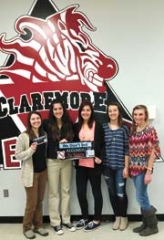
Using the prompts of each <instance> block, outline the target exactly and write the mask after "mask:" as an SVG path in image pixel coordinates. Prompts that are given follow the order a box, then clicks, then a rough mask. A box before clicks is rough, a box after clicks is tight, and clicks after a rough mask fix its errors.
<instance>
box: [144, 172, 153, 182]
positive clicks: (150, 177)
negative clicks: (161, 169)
mask: <svg viewBox="0 0 164 240" xmlns="http://www.w3.org/2000/svg"><path fill="white" fill-rule="evenodd" d="M151 180H152V176H151V172H149V171H147V172H146V174H145V178H144V183H145V184H149V183H150V182H151Z"/></svg>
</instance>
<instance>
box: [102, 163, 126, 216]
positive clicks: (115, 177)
mask: <svg viewBox="0 0 164 240" xmlns="http://www.w3.org/2000/svg"><path fill="white" fill-rule="evenodd" d="M104 178H105V181H106V184H107V187H108V191H109V198H110V202H111V205H112V209H113V212H114V215H115V216H122V217H126V216H127V206H128V198H127V194H126V179H125V178H123V169H122V168H121V169H111V168H107V167H105V168H104Z"/></svg>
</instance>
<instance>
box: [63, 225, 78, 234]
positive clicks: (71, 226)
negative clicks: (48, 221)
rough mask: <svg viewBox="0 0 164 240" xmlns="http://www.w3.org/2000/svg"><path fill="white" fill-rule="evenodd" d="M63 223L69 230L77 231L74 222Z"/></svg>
mask: <svg viewBox="0 0 164 240" xmlns="http://www.w3.org/2000/svg"><path fill="white" fill-rule="evenodd" d="M62 225H63V226H64V227H66V228H68V230H69V231H71V232H75V231H76V228H75V227H74V226H73V224H72V223H62Z"/></svg>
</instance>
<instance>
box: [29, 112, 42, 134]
mask: <svg viewBox="0 0 164 240" xmlns="http://www.w3.org/2000/svg"><path fill="white" fill-rule="evenodd" d="M41 122H42V120H41V118H40V116H39V115H38V114H35V113H33V114H32V115H31V117H30V125H31V128H32V129H34V130H35V129H39V127H40V126H41Z"/></svg>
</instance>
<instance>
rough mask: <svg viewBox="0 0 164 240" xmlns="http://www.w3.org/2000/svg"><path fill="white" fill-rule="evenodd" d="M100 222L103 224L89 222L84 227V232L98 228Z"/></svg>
mask: <svg viewBox="0 0 164 240" xmlns="http://www.w3.org/2000/svg"><path fill="white" fill-rule="evenodd" d="M100 224H101V223H100V222H99V223H94V222H93V221H92V222H89V223H88V224H87V226H86V227H85V228H84V232H90V231H93V230H96V229H97V228H99V227H100Z"/></svg>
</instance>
